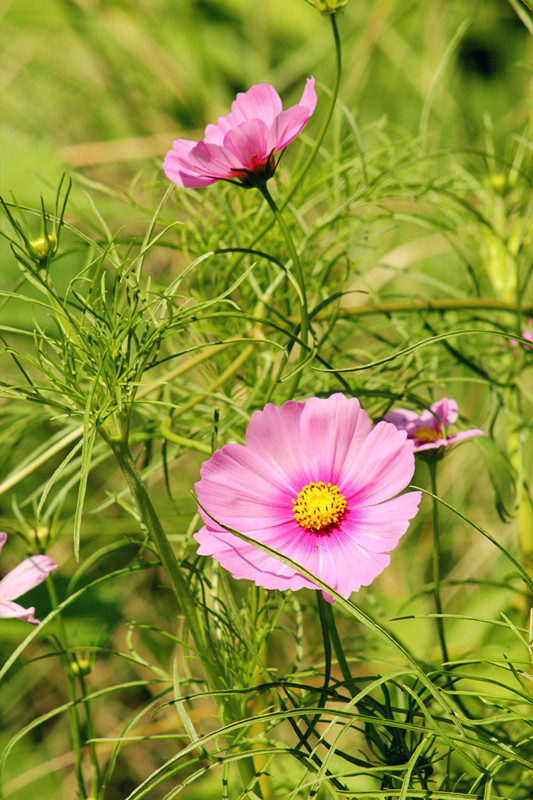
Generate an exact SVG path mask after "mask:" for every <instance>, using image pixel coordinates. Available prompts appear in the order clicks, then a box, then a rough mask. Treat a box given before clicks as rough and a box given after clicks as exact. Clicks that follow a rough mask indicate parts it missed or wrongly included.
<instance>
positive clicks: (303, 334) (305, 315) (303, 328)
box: [255, 180, 309, 399]
mask: <svg viewBox="0 0 533 800" xmlns="http://www.w3.org/2000/svg"><path fill="white" fill-rule="evenodd" d="M255 186H256V187H257V188H258V189H259V191H260V192H261V194H262V195H263V197H264V198H265V200H266V201H267V203H268V205H269V206H270V209H271V211H272V213H273V214H274V217H275V219H276V222H277V223H278V225H279V227H280V230H281V232H282V234H283V237H284V239H285V243H286V245H287V249H288V251H289V255H290V257H291V262H292V266H293V270H294V277H295V279H296V283H297V284H298V288H299V290H300V298H299V299H300V340H301V341H302V346H301V347H300V353H299V357H298V363H299V364H301V363H302V361H304V360H305V358H306V356H307V347H308V338H309V311H308V307H307V291H306V288H305V277H304V273H303V269H302V262H301V261H300V256H299V255H298V251H297V249H296V247H295V244H294V241H293V239H292V236H291V232H290V231H289V228H288V227H287V223H286V222H285V220H284V218H283V214H282V213H281V211H280V210H279V208H278V206H277V205H276V201H275V200H274V198H273V197H272V195H271V194H270V192H269V191H268V189H267V185H266V181H264V180H258V181H257V182H256V183H255ZM285 360H286V359H285ZM284 365H285V361H284V362H283V363H282V364H281V367H280V370H279V371H278V378H279V375H280V374H281V371H282V369H283V367H284ZM300 377H301V372H297V373H296V375H295V376H294V379H293V381H292V384H291V388H290V390H289V399H290V398H291V397H294V394H295V393H296V389H297V387H298V383H299V382H300Z"/></svg>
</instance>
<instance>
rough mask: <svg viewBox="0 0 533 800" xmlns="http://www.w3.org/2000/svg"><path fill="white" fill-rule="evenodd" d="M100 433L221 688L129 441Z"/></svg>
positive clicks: (210, 676) (195, 611)
mask: <svg viewBox="0 0 533 800" xmlns="http://www.w3.org/2000/svg"><path fill="white" fill-rule="evenodd" d="M101 432H102V435H103V436H104V438H105V439H106V441H107V442H108V444H109V446H110V447H111V449H112V451H113V453H114V455H115V458H116V459H117V462H118V465H119V466H120V469H121V470H122V474H123V475H124V478H125V479H126V483H127V484H128V487H129V489H130V491H131V494H132V497H133V499H134V501H135V504H136V506H137V509H138V511H139V515H140V517H141V519H142V521H143V524H144V526H145V528H146V530H147V532H148V535H149V537H150V539H151V541H152V543H153V545H154V546H155V548H156V551H157V554H158V556H159V558H160V560H161V563H162V565H163V568H164V570H165V571H166V573H167V575H168V578H169V580H170V583H171V585H172V588H173V590H174V594H175V595H176V598H177V600H178V602H179V604H180V606H181V610H182V612H183V616H184V617H185V622H186V624H187V626H188V628H189V630H190V632H191V636H192V638H193V641H194V644H195V646H196V649H197V651H198V655H199V657H200V660H201V662H202V665H203V667H204V670H205V673H206V676H207V679H208V682H209V684H210V686H211V688H212V689H217V688H220V680H219V676H218V675H217V672H216V669H214V667H213V666H212V663H211V661H212V659H211V658H210V654H209V651H208V646H207V639H206V636H205V631H204V623H203V620H202V618H201V616H200V614H199V612H198V608H197V606H196V603H195V600H194V597H193V595H192V593H191V590H190V588H189V581H188V578H187V576H186V575H185V572H184V570H183V569H182V567H181V566H180V565H179V563H178V561H177V559H176V555H175V553H174V550H173V549H172V547H171V545H170V542H169V541H168V539H167V536H166V534H165V532H164V530H163V527H162V525H161V522H160V521H159V517H158V516H157V513H156V511H155V508H154V506H153V505H152V501H151V500H150V497H149V495H148V492H147V490H146V486H145V485H144V481H143V479H142V477H141V474H140V472H139V470H138V469H137V466H136V464H135V461H134V460H133V456H132V454H131V451H130V449H129V446H128V443H127V441H126V440H125V439H124V438H114V437H113V436H109V434H106V432H105V431H104V430H102V429H101Z"/></svg>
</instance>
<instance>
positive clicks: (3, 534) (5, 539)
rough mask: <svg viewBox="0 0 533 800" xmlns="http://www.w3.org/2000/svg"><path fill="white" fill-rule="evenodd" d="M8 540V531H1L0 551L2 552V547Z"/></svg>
mask: <svg viewBox="0 0 533 800" xmlns="http://www.w3.org/2000/svg"><path fill="white" fill-rule="evenodd" d="M6 542H7V533H3V532H2V533H0V553H1V552H2V547H3V546H4V545H5V543H6Z"/></svg>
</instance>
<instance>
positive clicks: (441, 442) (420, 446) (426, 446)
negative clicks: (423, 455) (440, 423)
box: [413, 438, 450, 453]
mask: <svg viewBox="0 0 533 800" xmlns="http://www.w3.org/2000/svg"><path fill="white" fill-rule="evenodd" d="M413 441H414V445H415V453H418V452H420V451H421V450H438V449H439V447H447V446H448V445H449V443H450V440H449V439H444V438H443V439H436V440H435V441H434V442H420V441H419V440H418V439H413Z"/></svg>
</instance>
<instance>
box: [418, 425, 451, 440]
mask: <svg viewBox="0 0 533 800" xmlns="http://www.w3.org/2000/svg"><path fill="white" fill-rule="evenodd" d="M414 436H415V439H418V441H419V442H424V444H426V443H427V442H436V441H438V440H439V439H444V434H443V433H442V431H439V430H437V429H436V428H430V427H427V426H425V425H422V426H421V427H420V428H417V429H416V431H415V432H414Z"/></svg>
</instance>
